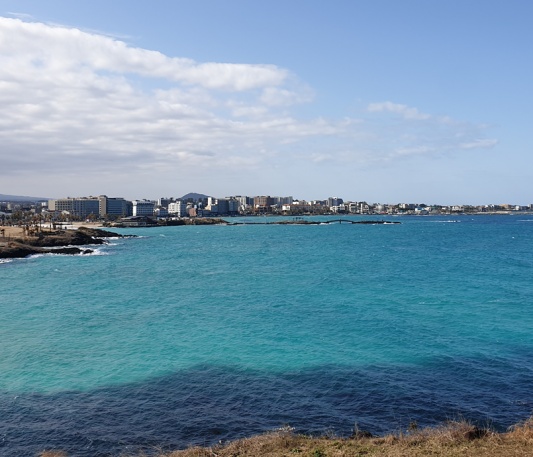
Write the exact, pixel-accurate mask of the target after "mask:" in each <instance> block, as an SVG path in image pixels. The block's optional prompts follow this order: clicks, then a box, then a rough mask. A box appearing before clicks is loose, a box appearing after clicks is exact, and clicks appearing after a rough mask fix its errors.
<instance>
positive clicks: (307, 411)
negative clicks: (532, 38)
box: [0, 216, 533, 455]
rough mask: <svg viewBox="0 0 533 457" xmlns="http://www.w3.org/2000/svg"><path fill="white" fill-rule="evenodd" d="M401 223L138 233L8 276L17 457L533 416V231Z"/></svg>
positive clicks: (532, 224) (5, 339) (501, 222)
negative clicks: (292, 430)
mask: <svg viewBox="0 0 533 457" xmlns="http://www.w3.org/2000/svg"><path fill="white" fill-rule="evenodd" d="M345 219H350V218H345ZM352 219H357V218H355V217H354V218H352ZM249 220H250V221H252V222H254V221H255V219H249ZM266 220H267V221H271V220H272V219H270V218H266ZM391 220H395V221H401V222H402V224H400V225H351V224H334V225H313V226H284V225H239V226H197V227H195V226H186V227H165V228H150V229H135V230H133V229H130V230H126V229H124V230H121V231H120V232H121V233H132V234H136V235H140V237H139V238H133V239H131V238H130V239H119V240H112V241H111V243H110V244H109V245H107V246H104V247H99V248H98V251H97V254H96V255H91V256H40V257H33V258H30V259H23V260H15V261H11V262H9V263H3V264H1V265H0V278H1V279H2V285H3V287H2V289H3V290H2V296H1V300H2V313H1V314H0V348H1V351H2V352H1V356H0V373H1V376H0V415H1V416H4V417H6V418H7V420H6V421H4V422H3V424H0V451H1V450H2V448H4V450H5V451H6V452H8V453H9V452H11V453H12V454H7V455H25V453H26V454H27V455H34V452H35V451H36V450H38V449H43V448H50V447H60V448H62V449H67V450H69V451H70V452H71V453H72V455H95V453H97V452H115V454H116V455H118V454H119V452H120V451H121V450H125V449H128V450H137V449H144V450H147V452H149V450H150V449H151V446H156V445H160V446H162V447H163V448H165V447H167V448H176V447H184V446H186V445H188V444H191V443H199V444H209V443H211V442H217V441H218V440H219V439H231V438H235V437H238V436H245V435H249V434H252V433H258V432H261V431H265V430H269V429H272V428H275V427H279V426H282V425H284V424H290V425H293V426H295V427H296V429H297V430H298V431H302V432H311V433H320V432H323V431H324V430H332V431H334V432H336V433H339V434H348V433H349V432H350V430H351V429H352V428H353V426H354V423H355V422H357V423H358V425H359V427H360V428H366V429H370V431H372V432H377V433H383V432H386V431H393V430H398V429H401V428H402V427H405V426H406V424H408V423H409V422H410V421H412V420H417V421H418V422H419V423H420V424H428V425H431V424H434V423H436V422H439V421H443V420H446V419H448V418H450V417H459V416H462V417H466V418H467V419H471V420H474V421H482V422H485V423H486V422H489V423H491V424H493V425H494V426H495V427H496V428H505V427H507V426H509V425H511V424H512V423H514V422H517V421H519V420H521V419H525V418H526V417H528V416H529V415H530V414H532V413H533V281H532V278H533V275H532V273H533V243H532V240H533V217H528V216H526V217H524V216H513V217H511V216H509V217H502V216H475V217H467V216H449V217H403V218H402V217H396V218H394V219H391ZM103 424H105V427H104V426H103ZM21 430H23V432H21ZM28 437H31V439H28Z"/></svg>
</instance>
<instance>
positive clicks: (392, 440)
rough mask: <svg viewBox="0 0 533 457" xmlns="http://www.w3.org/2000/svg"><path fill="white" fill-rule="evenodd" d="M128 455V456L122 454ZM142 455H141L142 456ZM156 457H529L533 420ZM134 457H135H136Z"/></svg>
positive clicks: (49, 455) (273, 437) (268, 439)
mask: <svg viewBox="0 0 533 457" xmlns="http://www.w3.org/2000/svg"><path fill="white" fill-rule="evenodd" d="M123 455H130V456H131V454H123ZM142 455H144V454H142ZM150 455H156V456H157V457H289V456H301V457H355V456H365V457H366V456H380V457H423V456H428V455H431V456H433V457H459V456H463V457H464V456H471V457H494V456H506V457H526V456H532V455H533V418H530V419H528V420H527V421H525V422H523V423H521V424H518V425H515V426H513V427H511V428H510V429H509V431H507V432H505V433H496V432H494V431H491V430H489V429H481V428H478V427H476V426H475V425H472V424H470V423H468V422H465V421H461V422H449V423H447V424H444V425H442V426H440V427H435V428H424V429H417V427H416V424H412V425H411V427H410V429H409V430H408V431H407V432H404V433H397V434H391V435H387V436H384V437H373V436H371V435H370V434H368V433H365V432H361V431H356V432H354V434H353V436H352V437H350V438H337V437H321V438H316V437H310V436H304V435H298V434H295V433H293V432H292V430H291V429H290V428H284V429H280V430H278V431H275V432H272V433H267V434H264V435H259V436H255V437H252V438H245V439H240V440H236V441H232V442H230V443H227V444H220V445H216V446H211V447H191V448H189V449H185V450H180V451H173V452H167V453H165V452H159V453H157V451H156V452H155V453H154V454H150ZM40 457H68V454H67V453H65V452H63V451H45V452H42V453H41V454H40ZM137 457H141V456H140V455H138V456H137Z"/></svg>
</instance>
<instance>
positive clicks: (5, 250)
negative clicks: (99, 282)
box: [0, 227, 124, 259]
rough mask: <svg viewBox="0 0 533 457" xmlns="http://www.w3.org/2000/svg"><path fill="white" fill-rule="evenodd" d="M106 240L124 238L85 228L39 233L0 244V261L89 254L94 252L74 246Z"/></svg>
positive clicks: (98, 243) (100, 242)
mask: <svg viewBox="0 0 533 457" xmlns="http://www.w3.org/2000/svg"><path fill="white" fill-rule="evenodd" d="M106 238H124V235H119V234H118V233H114V232H109V231H107V230H102V229H95V228H87V227H80V228H79V229H78V230H57V231H53V232H41V233H39V234H38V235H36V236H27V237H21V238H14V239H10V240H9V241H3V242H0V259H17V258H18V259H20V258H24V257H28V256H30V255H35V254H63V255H77V254H91V253H92V252H94V251H93V250H92V249H84V248H80V247H76V246H86V245H94V244H97V245H100V244H105V243H106V240H105V239H106Z"/></svg>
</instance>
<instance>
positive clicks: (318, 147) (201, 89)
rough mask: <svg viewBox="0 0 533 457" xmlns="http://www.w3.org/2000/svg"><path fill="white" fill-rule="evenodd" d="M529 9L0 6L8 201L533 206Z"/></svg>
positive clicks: (1, 160) (476, 5) (306, 4)
mask: <svg viewBox="0 0 533 457" xmlns="http://www.w3.org/2000/svg"><path fill="white" fill-rule="evenodd" d="M532 15H533V3H530V2H513V3H512V4H507V3H502V2H498V1H496V0H483V1H482V0H474V1H472V2H467V3H465V2H459V1H450V2H441V3H428V2H426V1H423V0H413V1H410V2H409V3H407V4H406V3H399V2H396V1H394V0H378V1H376V2H366V1H348V0H335V1H334V2H333V3H328V4H326V3H324V2H320V1H317V0H309V1H307V0H306V1H303V0H295V1H294V2H289V4H288V3H287V2H282V1H281V0H273V1H272V2H269V3H268V4H262V3H258V2H247V1H244V0H235V1H233V2H230V3H221V2H218V1H216V0H198V1H195V2H187V1H179V0H178V1H166V0H163V1H161V2H158V3H157V5H156V6H154V5H153V4H152V3H148V2H143V1H140V2H135V3H134V4H132V3H131V2H127V1H125V0H116V1H114V2H106V1H103V0H95V1H93V2H90V3H87V4H79V3H72V2H69V1H67V0H52V1H49V2H40V1H37V0H0V59H1V61H2V65H0V82H1V84H0V106H2V116H1V118H0V142H1V144H2V148H0V176H1V185H2V189H1V190H2V191H4V192H8V191H9V192H10V193H12V194H15V195H16V194H19V195H21V194H23V193H29V194H30V195H43V194H44V196H46V197H48V198H54V197H55V198H60V197H63V196H66V195H90V194H91V193H94V192H95V189H98V190H99V192H101V193H105V194H107V195H122V196H124V198H128V199H134V198H139V197H141V196H145V197H147V198H153V199H155V198H158V197H159V196H161V195H172V194H176V193H177V194H180V193H183V192H185V191H187V189H198V190H202V191H203V192H205V193H206V194H209V195H215V196H216V195H219V196H220V195H235V194H245V195H268V194H272V193H274V192H275V193H278V194H281V195H296V194H298V195H299V196H301V197H302V198H306V199H308V200H315V199H320V198H326V197H324V196H328V195H343V196H345V198H352V199H365V200H368V201H376V202H391V201H405V202H410V201H423V202H426V203H427V202H438V203H439V204H457V203H461V204H472V205H475V204H487V203H488V202H493V203H496V202H498V203H501V202H516V203H517V204H520V205H527V204H529V203H530V199H529V195H528V192H529V190H530V189H531V169H532V168H533V154H531V151H532V148H533V142H532V140H531V137H530V135H529V130H530V126H529V124H530V119H531V118H533V113H532V106H531V104H530V103H529V102H528V100H529V99H530V98H531V97H530V95H531V82H530V81H531V77H532V76H533V59H532V58H531V52H532V51H531V47H530V46H529V43H531V42H532V41H533V29H532V28H531V27H530V24H529V18H530V17H532ZM139 190H141V191H139ZM139 194H140V195H139Z"/></svg>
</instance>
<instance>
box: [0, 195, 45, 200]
mask: <svg viewBox="0 0 533 457" xmlns="http://www.w3.org/2000/svg"><path fill="white" fill-rule="evenodd" d="M41 200H50V199H49V198H45V197H28V196H24V195H6V194H0V202H37V201H41Z"/></svg>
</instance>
